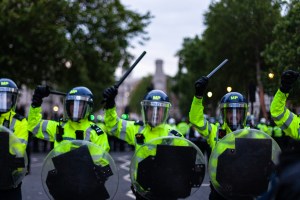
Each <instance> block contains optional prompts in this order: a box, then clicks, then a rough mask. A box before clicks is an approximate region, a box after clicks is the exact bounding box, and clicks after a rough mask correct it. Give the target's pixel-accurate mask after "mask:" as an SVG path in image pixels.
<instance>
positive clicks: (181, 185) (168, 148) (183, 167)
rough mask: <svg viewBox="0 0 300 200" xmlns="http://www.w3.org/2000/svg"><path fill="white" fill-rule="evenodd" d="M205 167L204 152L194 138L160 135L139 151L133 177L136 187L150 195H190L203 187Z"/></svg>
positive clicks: (134, 158) (150, 197)
mask: <svg viewBox="0 0 300 200" xmlns="http://www.w3.org/2000/svg"><path fill="white" fill-rule="evenodd" d="M205 168H206V167H205V159H204V156H203V154H202V152H201V151H200V150H199V148H198V147H197V146H196V145H194V144H193V143H192V142H190V141H188V140H186V139H184V138H179V137H173V136H168V137H160V138H157V139H154V140H151V141H150V142H148V143H146V144H144V145H142V146H141V147H140V148H139V149H138V150H137V151H136V152H135V154H134V156H133V158H132V160H131V166H130V178H131V183H132V185H133V187H134V190H135V191H136V192H137V193H138V195H141V196H143V197H144V198H146V199H178V198H187V197H189V196H191V195H192V194H194V193H195V192H196V191H197V190H198V189H199V188H200V186H201V184H202V182H203V179H204V176H205Z"/></svg>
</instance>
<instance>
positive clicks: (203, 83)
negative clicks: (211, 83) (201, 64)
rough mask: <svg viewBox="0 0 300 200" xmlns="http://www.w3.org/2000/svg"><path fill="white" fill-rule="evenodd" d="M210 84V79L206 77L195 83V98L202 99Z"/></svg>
mask: <svg viewBox="0 0 300 200" xmlns="http://www.w3.org/2000/svg"><path fill="white" fill-rule="evenodd" d="M207 84H208V78H207V77H206V76H202V77H201V78H200V79H198V80H197V81H196V82H195V96H196V97H202V96H203V94H204V92H205V90H206V87H207Z"/></svg>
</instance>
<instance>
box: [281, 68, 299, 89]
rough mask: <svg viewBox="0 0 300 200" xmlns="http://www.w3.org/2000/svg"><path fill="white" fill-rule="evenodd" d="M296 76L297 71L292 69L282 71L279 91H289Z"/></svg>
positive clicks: (297, 74)
mask: <svg viewBox="0 0 300 200" xmlns="http://www.w3.org/2000/svg"><path fill="white" fill-rule="evenodd" d="M298 77H299V72H296V71H293V70H287V71H284V72H283V73H282V75H281V86H280V91H281V92H283V93H289V92H290V90H291V89H292V87H293V85H294V83H295V82H296V81H297V79H298Z"/></svg>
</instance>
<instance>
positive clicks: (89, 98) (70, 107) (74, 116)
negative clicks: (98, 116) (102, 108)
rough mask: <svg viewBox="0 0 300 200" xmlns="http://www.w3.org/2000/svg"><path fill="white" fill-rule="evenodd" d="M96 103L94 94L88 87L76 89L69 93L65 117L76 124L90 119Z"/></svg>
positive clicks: (66, 100)
mask: <svg viewBox="0 0 300 200" xmlns="http://www.w3.org/2000/svg"><path fill="white" fill-rule="evenodd" d="M93 102H94V95H93V93H92V92H91V91H90V90H89V89H88V88H86V87H75V88H73V89H72V90H70V91H69V92H68V93H67V96H66V99H65V103H64V115H65V116H64V117H65V118H67V119H70V120H72V121H74V122H78V121H79V120H81V119H85V118H87V117H89V115H90V114H91V113H92V109H93Z"/></svg>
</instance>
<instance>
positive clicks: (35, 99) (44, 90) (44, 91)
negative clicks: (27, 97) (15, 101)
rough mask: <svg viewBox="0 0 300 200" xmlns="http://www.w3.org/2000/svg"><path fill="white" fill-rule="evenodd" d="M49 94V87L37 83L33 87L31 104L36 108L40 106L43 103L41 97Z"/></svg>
mask: <svg viewBox="0 0 300 200" xmlns="http://www.w3.org/2000/svg"><path fill="white" fill-rule="evenodd" d="M49 94H50V87H49V86H47V85H46V86H44V85H39V86H37V87H36V88H35V90H34V93H33V96H32V102H31V106H32V107H34V108H36V107H40V106H41V105H42V103H43V98H44V97H47V96H49Z"/></svg>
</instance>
